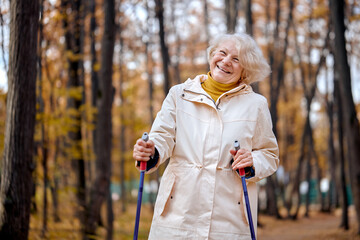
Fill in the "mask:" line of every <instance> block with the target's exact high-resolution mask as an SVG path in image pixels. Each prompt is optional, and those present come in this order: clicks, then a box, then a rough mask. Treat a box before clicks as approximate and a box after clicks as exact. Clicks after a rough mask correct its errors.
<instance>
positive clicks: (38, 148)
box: [0, 0, 360, 239]
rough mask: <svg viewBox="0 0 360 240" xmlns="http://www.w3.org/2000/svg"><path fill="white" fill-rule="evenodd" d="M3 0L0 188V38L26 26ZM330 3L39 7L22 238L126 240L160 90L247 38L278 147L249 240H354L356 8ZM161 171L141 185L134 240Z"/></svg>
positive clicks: (113, 2)
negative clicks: (142, 140) (232, 35)
mask: <svg viewBox="0 0 360 240" xmlns="http://www.w3.org/2000/svg"><path fill="white" fill-rule="evenodd" d="M12 1H13V2H15V0H12ZM10 2H11V1H9V0H0V6H1V9H0V88H1V89H0V152H1V153H2V155H4V157H3V164H2V165H0V168H1V170H2V181H4V179H5V180H6V176H7V175H6V173H7V171H9V169H7V168H6V167H5V164H4V161H5V160H4V159H5V158H6V157H5V156H6V154H3V151H4V150H5V147H4V145H5V146H7V148H14V149H15V150H16V146H13V145H11V144H6V134H5V132H6V131H5V129H6V128H9V127H10V124H7V125H5V120H6V116H7V108H8V111H9V108H11V105H9V104H8V106H7V103H6V102H7V99H8V97H9V96H8V91H10V88H9V86H10V85H9V84H8V79H10V75H8V72H10V69H11V61H9V59H11V58H10V57H9V56H11V54H18V53H16V52H14V51H11V50H10V49H11V48H10V47H9V46H10V45H11V41H15V40H14V39H12V40H10V35H11V34H10V33H11V31H12V29H14V28H15V27H18V28H21V27H23V28H25V27H26V26H21V25H19V26H15V24H12V23H11V21H10V17H11V6H10ZM342 3H343V1H327V0H297V1H292V0H238V1H236V0H182V1H180V0H148V1H146V0H145V1H142V0H129V1H126V0H40V1H39V23H38V24H39V26H38V31H37V39H38V42H37V46H38V47H37V62H36V69H37V77H36V122H35V133H34V148H33V149H32V150H31V151H32V153H33V155H32V156H33V159H32V163H33V165H32V166H33V168H32V182H33V184H32V189H31V209H30V224H29V239H85V237H84V236H85V233H87V234H94V235H93V238H94V239H132V234H133V228H134V224H135V213H136V200H137V192H138V186H139V176H140V175H139V172H138V171H137V170H136V168H135V167H134V161H133V159H132V148H133V145H134V144H135V141H136V139H137V138H139V137H141V135H142V133H143V132H144V131H149V130H150V127H151V124H152V121H153V119H154V117H155V116H156V113H157V112H158V111H159V110H160V107H161V104H162V101H163V99H164V97H165V95H166V94H167V92H168V91H169V89H170V87H171V86H173V85H175V84H179V83H182V82H184V81H185V80H186V79H187V78H192V77H195V76H196V75H198V74H201V73H207V71H208V69H209V68H208V64H207V58H206V48H207V46H208V44H209V41H210V40H211V39H212V38H214V37H215V36H217V35H218V34H220V33H225V32H246V33H248V34H250V35H252V36H253V37H254V38H255V40H256V42H257V43H258V44H259V45H260V47H261V49H262V51H263V54H264V56H265V57H266V58H267V59H268V62H269V64H270V65H271V69H272V74H271V76H270V77H269V78H267V79H266V80H264V81H263V82H260V83H256V84H254V85H253V86H252V87H253V89H254V90H255V91H256V92H258V93H260V94H262V95H264V96H265V97H266V98H267V99H268V103H269V108H270V111H271V116H272V121H273V125H274V133H275V134H276V136H277V139H278V142H279V147H280V167H279V169H278V171H277V173H276V174H275V175H273V176H272V177H269V178H267V179H265V180H264V181H261V182H259V184H258V187H259V223H258V224H259V228H258V232H259V239H360V237H359V233H360V227H359V226H360V223H359V219H360V218H359V215H360V212H359V211H360V194H359V191H360V177H359V176H360V155H359V148H360V141H359V139H360V137H359V136H360V131H359V118H360V80H359V76H360V65H359V63H360V61H359V58H360V44H359V41H360V1H358V0H347V1H345V2H344V4H342ZM29 11H31V10H30V9H22V12H18V13H17V14H27V13H28V12H29ZM23 54H24V56H25V55H26V53H23ZM18 57H20V58H21V57H23V56H22V55H21V54H20V55H19V56H18ZM23 67H24V68H26V66H23ZM8 88H9V89H8ZM26 90H27V89H26V88H25V86H24V89H22V91H26ZM15 131H16V130H15ZM164 169H165V166H162V167H160V169H159V170H158V171H157V172H156V173H153V174H151V175H147V176H146V178H145V187H144V195H143V208H142V215H141V221H140V232H139V239H147V235H148V232H149V227H150V224H151V218H152V211H153V206H154V202H155V199H156V194H157V189H158V186H159V180H160V178H161V175H162V173H163V171H164ZM21 171H22V169H20V168H17V169H16V168H15V169H12V172H15V173H16V174H22V172H21ZM19 197H20V198H21V197H22V196H19ZM24 197H25V196H24ZM19 231H20V230H19Z"/></svg>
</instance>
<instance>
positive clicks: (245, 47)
mask: <svg viewBox="0 0 360 240" xmlns="http://www.w3.org/2000/svg"><path fill="white" fill-rule="evenodd" d="M225 40H233V41H234V42H235V44H236V46H235V47H236V48H237V49H238V51H239V62H240V65H241V67H242V68H243V69H244V75H245V76H242V78H243V80H242V81H243V82H245V83H247V84H250V83H253V82H257V81H262V80H264V79H265V78H266V77H268V76H269V75H270V73H271V70H270V66H269V64H268V63H267V61H266V59H265V58H264V56H263V54H262V52H261V50H260V48H259V46H258V45H257V43H256V42H255V40H254V39H253V38H252V37H251V36H249V35H248V34H245V33H235V34H222V35H219V36H217V37H216V38H214V39H213V40H212V41H211V42H210V46H209V47H208V49H207V57H208V62H209V63H210V60H211V59H212V57H213V56H214V52H215V50H216V49H217V47H218V46H219V44H220V43H221V42H223V41H225Z"/></svg>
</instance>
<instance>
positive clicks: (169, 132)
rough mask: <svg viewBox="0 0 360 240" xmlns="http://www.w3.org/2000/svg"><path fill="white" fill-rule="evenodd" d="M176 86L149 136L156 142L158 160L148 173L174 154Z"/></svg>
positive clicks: (172, 89)
mask: <svg viewBox="0 0 360 240" xmlns="http://www.w3.org/2000/svg"><path fill="white" fill-rule="evenodd" d="M176 88H177V87H172V88H171V89H170V91H169V94H168V95H167V96H166V98H165V100H164V102H163V104H162V107H161V110H160V111H159V112H158V114H157V116H156V118H155V120H154V123H153V125H152V127H151V131H150V133H149V138H150V139H151V140H152V141H153V142H154V143H155V148H156V150H157V153H158V161H157V163H156V165H155V166H154V167H153V168H152V169H149V170H148V171H147V173H151V172H153V171H155V170H156V169H157V168H158V167H159V166H160V164H162V163H163V162H165V161H166V160H167V159H168V158H170V157H171V155H172V152H173V149H174V146H175V136H176V97H177V96H176Z"/></svg>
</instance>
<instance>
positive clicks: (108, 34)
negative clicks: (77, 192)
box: [85, 0, 116, 239]
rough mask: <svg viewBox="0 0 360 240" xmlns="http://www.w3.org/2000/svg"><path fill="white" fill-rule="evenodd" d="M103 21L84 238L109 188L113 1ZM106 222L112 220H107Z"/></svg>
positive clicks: (92, 231)
mask: <svg viewBox="0 0 360 240" xmlns="http://www.w3.org/2000/svg"><path fill="white" fill-rule="evenodd" d="M104 13H105V25H104V27H105V28H104V34H103V38H102V44H101V46H102V50H101V51H102V52H101V69H100V77H101V81H100V82H99V95H98V97H97V106H98V118H97V124H96V139H95V142H96V144H95V154H96V175H95V182H94V184H93V185H92V188H91V193H90V194H91V195H90V203H89V206H88V208H87V223H86V226H85V233H86V236H85V238H86V239H95V238H96V237H95V231H96V227H97V222H98V220H99V219H100V209H101V205H102V204H103V203H104V202H105V201H106V198H107V197H108V194H109V190H110V178H111V148H112V122H111V109H112V103H113V98H114V88H113V85H112V73H113V55H114V44H115V32H116V26H115V2H114V0H106V1H104ZM108 224H112V222H111V223H109V222H108Z"/></svg>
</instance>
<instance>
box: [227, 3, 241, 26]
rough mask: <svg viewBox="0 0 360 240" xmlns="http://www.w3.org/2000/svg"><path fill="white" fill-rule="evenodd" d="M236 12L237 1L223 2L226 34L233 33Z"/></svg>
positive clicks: (237, 8)
mask: <svg viewBox="0 0 360 240" xmlns="http://www.w3.org/2000/svg"><path fill="white" fill-rule="evenodd" d="M238 10H239V1H238V0H225V16H226V28H227V32H228V33H235V30H236V23H237V17H238Z"/></svg>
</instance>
